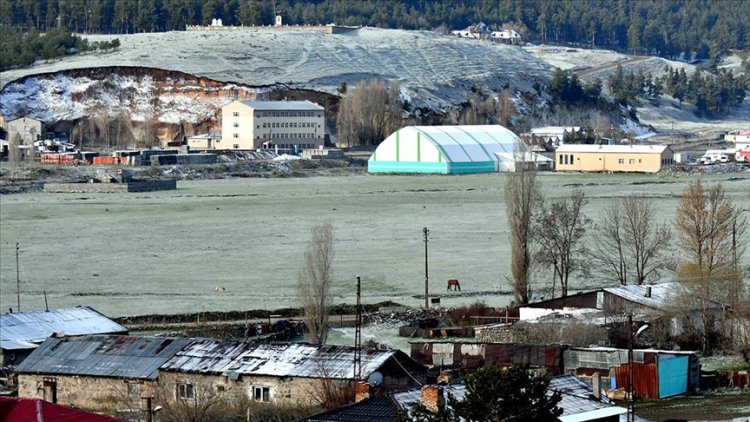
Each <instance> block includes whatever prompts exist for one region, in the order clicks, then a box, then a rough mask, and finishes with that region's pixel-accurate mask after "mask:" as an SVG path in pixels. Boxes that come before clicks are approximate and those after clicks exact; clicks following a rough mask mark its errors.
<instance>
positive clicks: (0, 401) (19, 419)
mask: <svg viewBox="0 0 750 422" xmlns="http://www.w3.org/2000/svg"><path fill="white" fill-rule="evenodd" d="M0 420H2V421H4V422H45V421H76V422H120V421H122V420H121V419H115V418H111V417H109V416H104V415H98V414H96V413H90V412H86V411H83V410H79V409H73V408H70V407H65V406H60V405H57V404H52V403H50V402H46V401H43V400H39V399H19V398H18V397H0Z"/></svg>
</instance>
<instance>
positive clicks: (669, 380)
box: [658, 355, 690, 398]
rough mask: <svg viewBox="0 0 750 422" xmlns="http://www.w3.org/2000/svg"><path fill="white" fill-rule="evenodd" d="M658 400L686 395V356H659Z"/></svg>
mask: <svg viewBox="0 0 750 422" xmlns="http://www.w3.org/2000/svg"><path fill="white" fill-rule="evenodd" d="M658 362H659V364H658V370H659V398H664V397H670V396H677V395H680V394H685V393H687V385H688V368H689V362H690V359H689V357H688V356H679V355H659V360H658Z"/></svg>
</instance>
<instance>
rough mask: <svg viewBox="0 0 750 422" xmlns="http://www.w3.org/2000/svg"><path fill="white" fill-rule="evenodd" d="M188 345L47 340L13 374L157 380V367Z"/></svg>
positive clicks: (153, 340)
mask: <svg viewBox="0 0 750 422" xmlns="http://www.w3.org/2000/svg"><path fill="white" fill-rule="evenodd" d="M189 342H190V340H188V339H176V338H162V337H130V336H84V337H66V338H49V339H47V340H46V341H45V342H44V343H42V345H41V346H39V347H38V348H37V349H36V350H34V352H32V353H31V355H29V357H28V358H26V360H24V361H23V362H21V364H20V365H19V366H18V368H16V372H17V373H19V374H23V373H30V374H59V375H89V376H100V377H115V378H128V379H156V377H157V375H158V369H159V367H160V366H161V365H162V364H164V362H166V361H167V359H169V358H170V357H172V356H174V355H175V353H177V351H179V350H180V349H182V348H183V347H184V346H186V345H187V344H188V343H189Z"/></svg>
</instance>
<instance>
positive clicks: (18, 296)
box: [16, 242, 21, 312]
mask: <svg viewBox="0 0 750 422" xmlns="http://www.w3.org/2000/svg"><path fill="white" fill-rule="evenodd" d="M18 254H19V252H18V242H16V299H17V300H18V307H17V308H16V309H17V312H21V277H20V273H19V270H18Z"/></svg>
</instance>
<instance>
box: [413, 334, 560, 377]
mask: <svg viewBox="0 0 750 422" xmlns="http://www.w3.org/2000/svg"><path fill="white" fill-rule="evenodd" d="M410 344H411V357H412V359H414V360H415V361H417V362H419V363H421V364H424V365H428V366H440V367H454V368H462V369H465V370H474V369H477V368H479V367H481V366H482V365H485V364H493V363H494V364H499V365H501V366H512V365H513V364H518V365H525V366H529V367H531V368H536V369H543V370H544V371H545V372H546V373H547V374H549V375H560V374H562V373H563V366H562V352H563V350H564V349H565V346H564V345H559V344H554V345H549V346H540V345H530V344H514V343H473V342H425V341H413V342H410Z"/></svg>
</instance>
